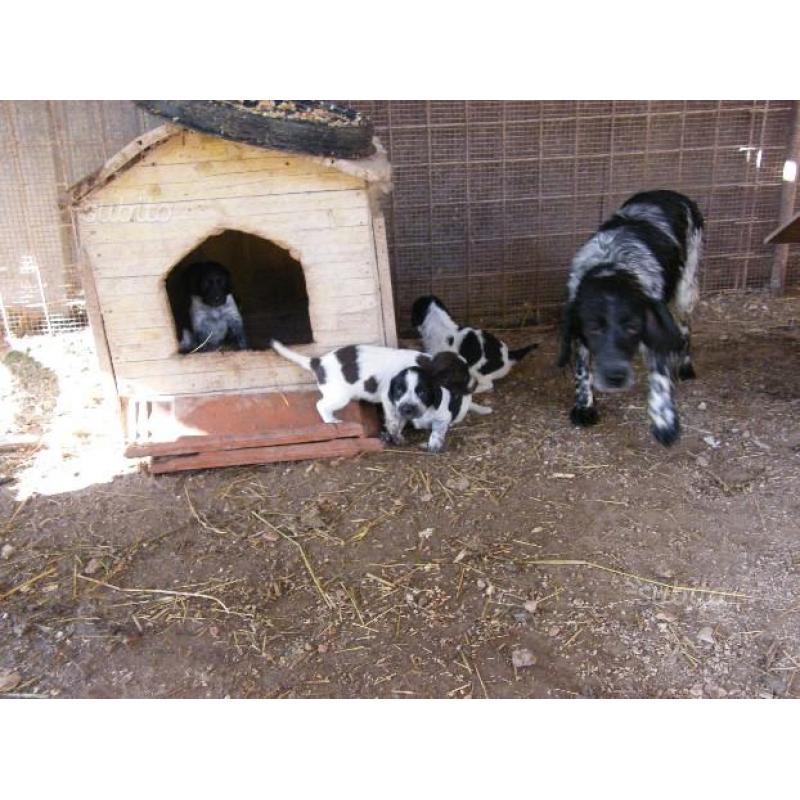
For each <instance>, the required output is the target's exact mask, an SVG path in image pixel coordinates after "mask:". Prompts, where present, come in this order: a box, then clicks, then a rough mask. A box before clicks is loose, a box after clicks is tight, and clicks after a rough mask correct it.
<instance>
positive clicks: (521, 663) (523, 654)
mask: <svg viewBox="0 0 800 800" xmlns="http://www.w3.org/2000/svg"><path fill="white" fill-rule="evenodd" d="M511 663H512V664H513V665H514V667H515V668H516V669H523V668H524V667H532V666H533V665H534V664H535V663H536V656H535V655H534V654H533V653H532V652H531V651H530V650H528V648H527V647H517V648H516V649H514V650H513V651H512V653H511Z"/></svg>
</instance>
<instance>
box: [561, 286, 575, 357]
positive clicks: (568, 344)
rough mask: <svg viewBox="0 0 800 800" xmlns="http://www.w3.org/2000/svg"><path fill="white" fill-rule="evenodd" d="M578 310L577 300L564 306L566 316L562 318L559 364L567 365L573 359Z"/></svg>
mask: <svg viewBox="0 0 800 800" xmlns="http://www.w3.org/2000/svg"><path fill="white" fill-rule="evenodd" d="M577 323H578V320H577V312H576V310H575V301H574V300H573V301H572V302H569V303H567V305H566V306H564V317H563V319H562V320H561V351H560V352H559V354H558V366H559V367H566V366H567V364H569V362H570V360H571V359H572V341H573V339H574V338H575V336H576V334H577V330H576V328H577Z"/></svg>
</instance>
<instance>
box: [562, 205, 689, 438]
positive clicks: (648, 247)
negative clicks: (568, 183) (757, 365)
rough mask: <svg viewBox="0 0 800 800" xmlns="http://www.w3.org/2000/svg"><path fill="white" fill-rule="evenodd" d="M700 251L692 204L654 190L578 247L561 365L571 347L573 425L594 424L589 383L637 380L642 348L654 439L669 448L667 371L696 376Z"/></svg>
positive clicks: (671, 402) (617, 387)
mask: <svg viewBox="0 0 800 800" xmlns="http://www.w3.org/2000/svg"><path fill="white" fill-rule="evenodd" d="M702 248H703V216H702V214H701V213H700V209H699V208H698V207H697V205H696V204H695V203H694V202H693V201H692V200H690V199H689V198H688V197H685V196H684V195H682V194H678V193H677V192H672V191H668V190H657V191H650V192H641V193H640V194H636V195H634V196H633V197H631V198H629V199H628V200H627V201H626V202H625V203H624V204H623V205H622V207H621V208H620V209H619V210H618V211H617V212H616V213H615V214H614V215H613V216H612V217H611V218H610V219H608V220H607V221H606V222H604V223H603V224H602V225H601V226H600V229H599V230H598V231H597V233H595V234H594V236H592V238H591V239H589V241H588V242H586V244H584V245H583V247H582V248H581V249H580V250H579V251H578V253H577V254H576V256H575V258H574V259H573V261H572V265H571V267H570V271H569V279H568V282H567V289H568V299H567V305H566V308H565V311H564V327H563V333H562V337H563V338H562V346H561V355H560V357H559V366H564V365H565V364H567V363H568V362H569V361H570V360H571V359H572V357H573V350H574V351H575V353H574V359H573V365H574V370H575V405H574V407H573V409H572V412H571V413H570V419H571V420H572V422H573V423H574V424H576V425H584V426H585V425H593V424H594V423H595V422H597V419H598V415H597V408H596V406H595V400H594V394H593V392H592V388H593V387H594V388H596V389H598V390H600V391H604V392H617V391H624V390H625V389H628V388H630V387H631V386H632V385H633V382H634V374H633V366H632V361H633V358H634V356H635V355H636V352H637V350H639V349H641V350H642V352H643V354H644V359H645V363H646V364H647V369H648V371H649V383H650V394H649V399H648V413H649V416H650V419H651V420H652V423H653V424H652V428H651V430H652V433H653V436H655V438H656V439H657V440H658V441H659V442H661V444H663V445H667V446H669V445H671V444H673V443H674V442H675V441H676V440H677V439H678V437H679V436H680V422H679V420H678V412H677V410H676V408H675V398H674V389H673V374H675V373H677V376H678V377H679V378H681V379H688V378H694V377H695V372H694V367H693V366H692V360H691V354H690V325H689V320H690V316H691V312H692V309H693V307H694V305H695V303H696V301H697V295H698V288H697V272H698V266H699V262H700V257H701V253H702ZM673 314H674V316H673ZM576 345H577V346H576Z"/></svg>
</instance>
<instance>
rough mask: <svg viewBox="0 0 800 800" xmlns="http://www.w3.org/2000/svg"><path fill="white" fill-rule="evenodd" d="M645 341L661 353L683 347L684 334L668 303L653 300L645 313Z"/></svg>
mask: <svg viewBox="0 0 800 800" xmlns="http://www.w3.org/2000/svg"><path fill="white" fill-rule="evenodd" d="M642 339H643V340H644V343H645V344H646V345H647V346H648V347H649V348H650V349H651V350H653V351H654V352H656V353H659V354H661V355H666V354H667V353H674V352H677V351H679V350H680V349H681V346H682V343H683V336H682V335H681V332H680V330H679V329H678V326H677V325H676V324H675V320H674V319H673V318H672V314H670V311H669V309H668V308H667V305H666V303H662V302H661V301H660V300H652V301H651V302H650V303H648V305H647V308H646V310H645V314H644V334H643V336H642Z"/></svg>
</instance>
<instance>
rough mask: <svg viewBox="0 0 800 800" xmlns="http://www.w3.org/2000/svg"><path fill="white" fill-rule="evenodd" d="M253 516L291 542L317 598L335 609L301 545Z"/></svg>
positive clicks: (257, 515)
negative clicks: (314, 588)
mask: <svg viewBox="0 0 800 800" xmlns="http://www.w3.org/2000/svg"><path fill="white" fill-rule="evenodd" d="M253 514H254V515H255V517H256V518H257V519H258V520H259V521H260V522H263V523H264V524H265V525H268V526H269V527H270V528H272V530H273V531H275V533H277V534H278V536H280V537H281V538H282V539H285V540H286V541H287V542H291V543H292V544H293V545H294V546H295V547H296V548H297V549H298V551H299V553H300V558H301V559H302V560H303V564H304V566H305V568H306V571H307V572H308V574H309V577H310V578H311V580H312V581H313V582H314V586H315V587H316V589H317V592H319V596H320V597H321V598H322V601H323V602H324V603H325V605H326V606H328V608H330V609H333V608H335V606H336V604H335V603H334V602H333V600H331V598H330V595H329V594H328V593H327V592H326V591H325V589H323V588H322V584H321V583H320V581H319V578H317V574H316V573H315V572H314V568H313V567H312V566H311V562H310V561H309V559H308V556H307V555H306V551H305V549H304V548H303V545H301V544H300V542H298V541H297V539H296V538H294V537H292V536H287V535H286V534H285V533H284V532H283V531H282V530H281V529H280V528H278V527H277V526H275V525H273V524H272V523H271V522H270V521H269V520H268V519H265V518H264V517H262V516H261V515H260V514H259V513H258V512H257V511H254V512H253Z"/></svg>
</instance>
